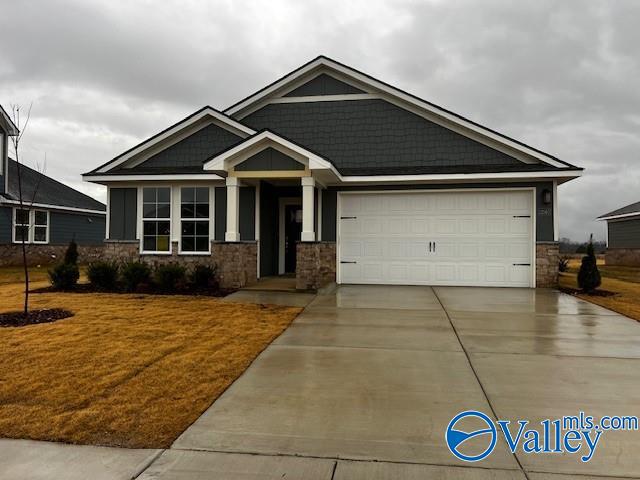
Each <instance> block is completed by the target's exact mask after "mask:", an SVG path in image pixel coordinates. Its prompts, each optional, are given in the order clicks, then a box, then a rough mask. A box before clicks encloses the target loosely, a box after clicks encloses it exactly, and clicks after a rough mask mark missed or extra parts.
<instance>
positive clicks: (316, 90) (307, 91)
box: [284, 73, 366, 97]
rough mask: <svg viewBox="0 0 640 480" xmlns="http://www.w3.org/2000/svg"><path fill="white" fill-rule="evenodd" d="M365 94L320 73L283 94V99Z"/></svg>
mask: <svg viewBox="0 0 640 480" xmlns="http://www.w3.org/2000/svg"><path fill="white" fill-rule="evenodd" d="M359 93H366V92H365V91H364V90H360V89H359V88H357V87H354V86H353V85H350V84H348V83H346V82H343V81H341V80H338V79H337V78H335V77H332V76H331V75H328V74H326V73H321V74H319V75H318V76H316V77H314V78H312V79H311V80H309V81H308V82H306V83H303V84H302V85H300V86H299V87H296V88H294V89H293V90H291V91H290V92H288V93H286V94H284V96H285V97H313V96H321V95H348V94H359Z"/></svg>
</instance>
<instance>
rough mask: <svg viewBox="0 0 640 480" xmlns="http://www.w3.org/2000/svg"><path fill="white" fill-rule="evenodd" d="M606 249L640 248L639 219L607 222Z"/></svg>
mask: <svg viewBox="0 0 640 480" xmlns="http://www.w3.org/2000/svg"><path fill="white" fill-rule="evenodd" d="M607 233H608V237H609V242H608V248H640V217H638V218H632V219H629V220H614V221H609V222H607Z"/></svg>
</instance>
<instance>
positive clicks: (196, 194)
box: [180, 187, 209, 253]
mask: <svg viewBox="0 0 640 480" xmlns="http://www.w3.org/2000/svg"><path fill="white" fill-rule="evenodd" d="M180 229H181V239H180V245H181V247H180V250H181V251H182V252H185V253H199V252H203V253H207V252H209V188H208V187H185V188H182V189H181V190H180Z"/></svg>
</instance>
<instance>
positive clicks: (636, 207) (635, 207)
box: [598, 202, 640, 218]
mask: <svg viewBox="0 0 640 480" xmlns="http://www.w3.org/2000/svg"><path fill="white" fill-rule="evenodd" d="M627 213H637V214H639V215H640V202H636V203H632V204H631V205H627V206H626V207H622V208H618V209H617V210H614V211H612V212H609V213H605V214H604V215H600V216H599V217H598V218H605V217H613V216H614V215H624V214H627Z"/></svg>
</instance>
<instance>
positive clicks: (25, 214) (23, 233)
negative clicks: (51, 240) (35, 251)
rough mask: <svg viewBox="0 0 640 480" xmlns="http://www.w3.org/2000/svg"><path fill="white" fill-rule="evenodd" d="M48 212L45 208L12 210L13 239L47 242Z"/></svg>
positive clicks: (27, 241)
mask: <svg viewBox="0 0 640 480" xmlns="http://www.w3.org/2000/svg"><path fill="white" fill-rule="evenodd" d="M48 234H49V212H48V211H46V210H28V209H24V208H15V209H14V210H13V241H14V242H16V243H21V242H22V241H23V240H24V241H25V242H26V243H47V242H48V236H49V235H48Z"/></svg>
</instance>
